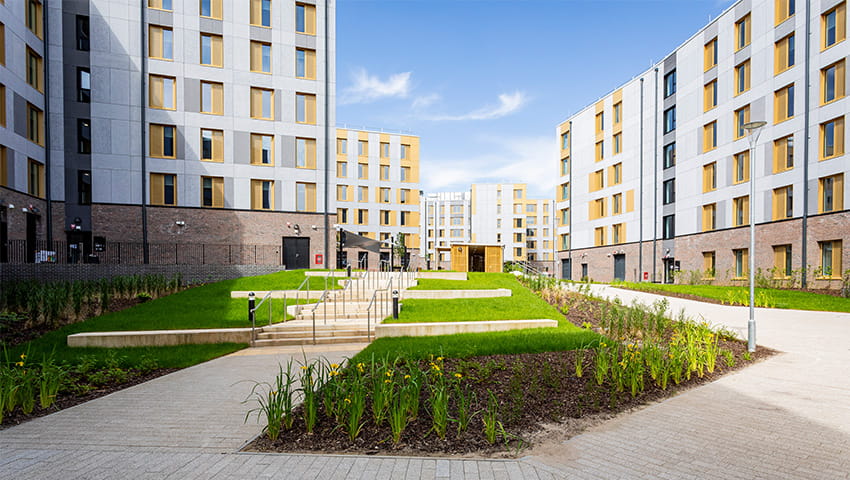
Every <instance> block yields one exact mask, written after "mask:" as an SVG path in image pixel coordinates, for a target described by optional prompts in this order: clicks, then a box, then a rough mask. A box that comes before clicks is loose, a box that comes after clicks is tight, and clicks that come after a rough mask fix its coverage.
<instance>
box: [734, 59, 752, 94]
mask: <svg viewBox="0 0 850 480" xmlns="http://www.w3.org/2000/svg"><path fill="white" fill-rule="evenodd" d="M749 89H750V61H749V60H747V61H745V62H744V63H741V64H740V65H737V66H736V67H735V95H740V94H741V93H744V92H746V91H747V90H749Z"/></svg>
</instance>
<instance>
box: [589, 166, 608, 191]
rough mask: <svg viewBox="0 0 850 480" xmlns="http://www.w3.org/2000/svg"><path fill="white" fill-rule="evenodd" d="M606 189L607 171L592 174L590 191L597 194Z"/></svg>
mask: <svg viewBox="0 0 850 480" xmlns="http://www.w3.org/2000/svg"><path fill="white" fill-rule="evenodd" d="M604 187H605V171H604V170H597V171H595V172H593V173H591V174H590V179H589V186H588V190H589V191H591V192H595V191H597V190H601V189H602V188H604Z"/></svg>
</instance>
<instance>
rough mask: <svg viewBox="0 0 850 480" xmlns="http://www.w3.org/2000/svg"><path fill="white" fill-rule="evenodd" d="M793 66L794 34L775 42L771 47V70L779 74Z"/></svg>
mask: <svg viewBox="0 0 850 480" xmlns="http://www.w3.org/2000/svg"><path fill="white" fill-rule="evenodd" d="M793 66H794V34H793V33H792V34H791V35H788V36H787V37H785V38H783V39H781V40H779V41H778V42H776V44H775V46H774V49H773V72H774V73H775V74H779V73H782V72H784V71H785V70H788V69H789V68H791V67H793Z"/></svg>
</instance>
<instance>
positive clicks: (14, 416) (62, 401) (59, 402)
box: [0, 368, 180, 430]
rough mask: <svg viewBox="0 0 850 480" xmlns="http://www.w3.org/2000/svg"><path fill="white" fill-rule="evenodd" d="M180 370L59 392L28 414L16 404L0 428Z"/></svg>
mask: <svg viewBox="0 0 850 480" xmlns="http://www.w3.org/2000/svg"><path fill="white" fill-rule="evenodd" d="M177 370H180V369H179V368H158V369H156V370H151V371H150V372H147V373H137V374H136V375H134V376H132V377H131V378H129V379H128V380H127V381H125V382H112V383H108V384H106V385H101V386H99V387H97V389H95V390H90V391H88V392H85V393H81V394H78V395H75V394H73V393H70V392H60V393H59V395H58V396H57V397H56V402H55V403H54V404H53V405H51V406H50V407H48V408H41V406H39V405H38V401H37V400H36V405H35V409H34V410H33V411H32V413H30V414H29V415H27V414H25V413H24V412H23V411H22V410H21V407H20V406H18V407H16V408H15V410H14V411H13V412H11V413H9V412H6V413H5V414H4V415H3V422H2V423H0V430H3V429H6V428H10V427H14V426H16V425H20V424H22V423H24V422H28V421H30V420H32V419H35V418H38V417H43V416H45V415H50V414H51V413H56V412H58V411H59V410H64V409H66V408H71V407H73V406H76V405H79V404H81V403H85V402H88V401H89V400H94V399H96V398H100V397H104V396H106V395H109V394H110V393H115V392H117V391H119V390H124V389H125V388H129V387H132V386H134V385H139V384H141V383H145V382H147V381H149V380H153V379H155V378H157V377H161V376H163V375H168V374H169V373H172V372H176V371H177Z"/></svg>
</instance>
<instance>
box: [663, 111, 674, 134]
mask: <svg viewBox="0 0 850 480" xmlns="http://www.w3.org/2000/svg"><path fill="white" fill-rule="evenodd" d="M675 129H676V107H670V108H668V109H667V110H664V133H670V132H672V131H673V130H675Z"/></svg>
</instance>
